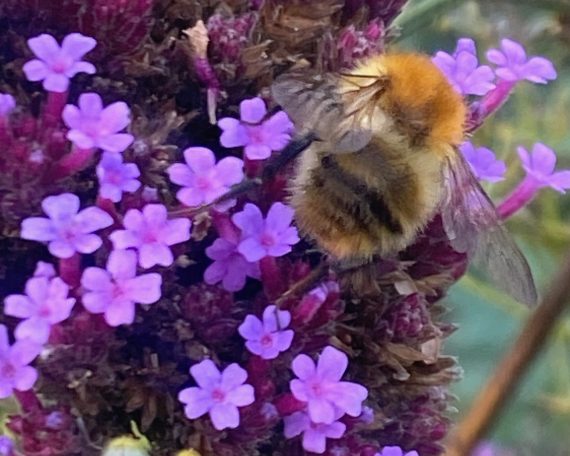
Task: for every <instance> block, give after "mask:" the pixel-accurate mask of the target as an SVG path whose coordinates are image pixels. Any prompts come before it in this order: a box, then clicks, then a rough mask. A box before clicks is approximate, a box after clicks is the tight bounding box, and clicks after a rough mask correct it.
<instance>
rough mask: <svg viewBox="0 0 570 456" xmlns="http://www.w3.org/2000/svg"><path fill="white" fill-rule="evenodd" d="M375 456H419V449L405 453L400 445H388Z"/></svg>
mask: <svg viewBox="0 0 570 456" xmlns="http://www.w3.org/2000/svg"><path fill="white" fill-rule="evenodd" d="M374 456H419V455H418V452H417V451H409V452H408V453H405V452H404V450H402V449H401V448H400V447H399V446H389V447H388V446H387V447H384V448H382V451H381V452H380V453H376V454H375V455H374Z"/></svg>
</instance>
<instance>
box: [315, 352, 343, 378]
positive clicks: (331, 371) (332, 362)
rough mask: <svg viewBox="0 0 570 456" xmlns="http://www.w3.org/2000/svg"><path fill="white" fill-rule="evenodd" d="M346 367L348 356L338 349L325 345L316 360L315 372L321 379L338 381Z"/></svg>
mask: <svg viewBox="0 0 570 456" xmlns="http://www.w3.org/2000/svg"><path fill="white" fill-rule="evenodd" d="M347 367H348V357H347V356H346V354H344V353H343V352H341V351H340V350H338V349H336V348H334V347H331V346H328V347H326V348H325V349H324V350H323V352H322V354H321V356H320V357H319V361H318V362H317V374H318V375H319V377H320V378H321V379H323V380H329V381H331V382H338V381H339V380H340V379H341V378H342V376H343V375H344V373H345V372H346V369H347Z"/></svg>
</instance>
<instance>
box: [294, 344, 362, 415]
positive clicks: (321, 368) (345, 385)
mask: <svg viewBox="0 0 570 456" xmlns="http://www.w3.org/2000/svg"><path fill="white" fill-rule="evenodd" d="M347 367H348V357H347V356H346V355H345V354H344V353H343V352H341V351H340V350H337V349H336V348H334V347H331V346H328V347H326V348H325V349H324V350H323V352H322V354H321V356H320V357H319V360H318V362H317V365H316V366H315V363H314V362H313V360H312V359H311V358H309V357H308V356H307V355H303V354H301V355H298V356H297V357H296V358H295V359H294V360H293V364H292V368H293V372H294V373H295V375H296V376H297V377H299V379H295V380H291V382H290V384H289V385H290V387H291V392H292V393H293V396H295V398H296V399H298V400H299V401H302V402H307V410H308V412H309V417H310V418H311V421H313V422H314V423H326V424H330V423H332V422H333V421H334V420H335V419H336V418H335V416H336V413H337V411H341V412H344V413H347V414H348V415H350V416H355V417H356V416H359V415H360V413H361V412H362V401H364V399H366V397H367V396H368V391H367V390H366V388H365V387H364V386H362V385H359V384H357V383H352V382H341V381H340V379H341V378H342V376H343V374H344V372H345V371H346V368H347Z"/></svg>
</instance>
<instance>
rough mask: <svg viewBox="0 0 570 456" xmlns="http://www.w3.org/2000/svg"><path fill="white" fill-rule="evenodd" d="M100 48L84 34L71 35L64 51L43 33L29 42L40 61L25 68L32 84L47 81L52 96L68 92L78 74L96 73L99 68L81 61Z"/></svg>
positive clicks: (65, 40) (65, 43)
mask: <svg viewBox="0 0 570 456" xmlns="http://www.w3.org/2000/svg"><path fill="white" fill-rule="evenodd" d="M96 45H97V41H95V40H94V39H93V38H91V37H88V36H84V35H82V34H81V33H70V34H69V35H67V36H66V37H65V38H64V39H63V42H62V43H61V47H60V46H59V44H58V43H57V41H56V40H55V38H54V37H53V36H51V35H48V34H46V33H43V34H41V35H39V36H36V37H34V38H30V39H29V40H28V46H29V47H30V49H31V50H32V52H33V53H34V54H35V56H36V57H37V59H33V60H30V61H29V62H26V63H25V64H24V68H23V69H24V73H26V77H27V78H28V80H29V81H43V86H44V89H45V90H47V91H49V92H65V91H66V90H67V88H68V87H69V80H70V79H71V78H72V77H73V76H75V75H76V74H77V73H89V74H94V73H95V67H94V66H93V64H91V63H89V62H83V61H82V60H81V59H82V58H83V56H84V55H85V54H87V53H88V52H89V51H91V50H92V49H93V48H94V47H95V46H96Z"/></svg>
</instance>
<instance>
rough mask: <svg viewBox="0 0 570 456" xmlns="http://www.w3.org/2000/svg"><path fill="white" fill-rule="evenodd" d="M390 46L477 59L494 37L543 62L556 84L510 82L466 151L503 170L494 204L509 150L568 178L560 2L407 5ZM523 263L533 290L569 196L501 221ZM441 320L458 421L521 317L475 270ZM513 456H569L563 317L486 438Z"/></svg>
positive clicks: (516, 174)
mask: <svg viewBox="0 0 570 456" xmlns="http://www.w3.org/2000/svg"><path fill="white" fill-rule="evenodd" d="M397 25H398V26H399V27H401V35H400V36H399V37H398V38H396V40H395V45H396V46H398V47H401V48H406V49H414V50H421V51H424V52H426V53H429V54H433V53H434V52H435V51H437V50H445V51H447V52H449V53H452V52H453V50H454V49H455V45H456V41H457V39H458V38H462V37H471V38H473V39H475V41H476V43H477V49H478V52H479V56H480V58H481V60H483V61H485V58H484V56H485V51H486V50H487V49H489V48H492V47H498V44H499V40H500V39H501V38H506V37H508V38H512V39H514V40H516V41H519V42H521V43H523V45H524V46H525V47H526V49H527V52H528V54H529V55H542V56H545V57H548V58H549V59H551V60H552V61H553V62H554V64H555V66H556V68H557V70H558V79H557V80H556V81H554V82H553V83H550V84H548V85H546V86H542V85H534V84H531V83H527V82H524V83H520V84H519V86H518V87H517V89H516V92H515V94H514V95H513V96H512V97H511V98H510V99H509V101H508V103H507V104H506V105H505V106H504V107H503V109H502V110H501V111H500V112H499V113H498V114H497V115H495V116H494V117H492V118H491V119H490V120H489V121H488V122H487V123H486V125H485V126H484V127H483V128H482V129H481V130H479V131H478V132H477V133H476V134H475V136H474V138H473V142H474V144H476V145H479V146H486V147H489V148H491V149H493V150H494V151H495V152H496V154H497V156H498V157H499V158H501V159H503V160H505V161H506V162H507V165H508V173H507V178H506V179H505V181H503V182H500V183H498V184H491V185H486V186H485V187H486V189H487V191H488V192H489V193H490V195H491V196H492V197H493V199H494V200H495V201H496V202H499V201H501V199H502V198H503V197H504V196H506V194H508V193H509V192H510V191H511V190H512V188H513V187H514V186H515V185H516V184H517V183H518V182H519V180H520V179H521V177H522V176H523V172H522V170H521V167H520V165H519V162H518V156H517V154H516V147H517V146H518V145H523V146H525V147H526V148H527V149H530V147H531V146H532V145H533V144H534V143H535V142H543V143H545V144H547V145H548V146H550V147H551V148H553V149H554V150H555V151H556V152H557V154H558V165H557V168H558V169H570V113H569V111H570V1H568V0H561V1H555V0H546V1H537V0H534V1H533V0H509V1H501V2H494V1H479V2H475V1H458V0H455V1H452V0H411V1H410V2H409V4H408V6H407V8H406V10H405V12H404V14H403V15H402V16H401V17H400V18H399V20H398V21H397ZM508 228H509V230H510V231H511V232H512V233H514V234H515V237H516V238H517V241H518V243H519V245H520V246H521V247H522V248H523V250H524V252H525V254H526V255H527V257H528V258H529V261H530V263H531V267H532V269H533V271H534V274H535V278H536V281H537V283H538V286H539V288H540V289H541V290H544V288H545V287H546V286H547V284H548V283H549V280H550V279H551V278H552V276H553V274H554V273H555V271H556V269H557V267H558V265H559V264H560V262H561V260H562V257H563V256H564V255H565V253H566V252H567V251H568V249H569V248H570V194H567V195H560V194H558V193H556V192H555V191H553V190H550V189H544V190H542V192H541V193H540V194H539V197H538V198H537V199H535V200H534V202H533V203H532V204H531V205H530V206H529V207H528V208H526V209H525V210H523V211H522V212H520V213H518V214H516V215H515V216H514V217H513V218H512V219H511V220H510V221H509V222H508ZM449 307H450V308H451V309H452V310H451V312H450V314H449V316H448V317H449V320H450V321H453V322H455V323H459V325H460V329H459V331H457V332H456V333H455V334H454V335H453V336H452V337H451V338H450V340H449V342H448V344H447V348H446V351H447V352H448V353H449V354H452V355H457V356H458V357H459V360H460V363H461V365H462V367H463V368H464V371H465V373H464V379H463V380H462V381H461V382H460V383H458V384H457V385H455V387H454V392H455V394H456V395H457V396H458V401H457V408H458V409H459V415H458V416H457V418H458V419H460V418H461V414H462V413H465V412H466V411H467V410H468V409H469V407H470V405H471V403H472V401H473V399H474V396H475V394H476V393H477V392H478V390H479V389H480V388H481V387H482V385H483V384H484V382H485V380H486V379H487V378H488V377H489V375H490V374H491V372H492V371H493V368H494V367H495V365H496V364H497V362H498V360H499V359H500V358H501V357H502V356H503V355H504V353H505V352H506V350H507V349H508V348H509V347H510V345H511V344H512V342H513V341H514V339H515V337H516V336H517V333H518V331H519V329H520V327H521V325H522V323H523V321H524V320H525V318H526V316H527V311H526V309H524V308H522V307H521V306H519V305H518V304H516V303H515V302H513V301H512V300H510V299H509V298H508V297H507V296H504V295H503V294H501V293H500V292H498V291H496V290H494V289H493V288H491V286H490V285H488V284H487V283H485V282H484V281H483V280H481V279H479V278H477V275H476V271H473V272H472V273H471V274H470V275H469V276H467V277H466V278H464V279H463V280H462V281H461V282H460V283H459V284H458V285H456V286H455V287H454V288H453V291H452V292H451V295H450V297H449ZM488 437H489V438H490V439H491V440H492V441H493V442H495V443H497V444H499V445H502V446H503V447H506V448H509V449H512V450H513V451H514V453H515V454H516V455H520V456H538V455H548V456H569V455H570V314H569V313H568V312H567V313H566V314H565V317H564V318H563V319H562V320H561V321H560V322H559V325H558V326H557V328H556V329H555V331H554V333H553V337H552V338H551V339H550V342H549V344H548V346H547V347H546V349H545V350H544V351H543V352H541V354H540V357H539V360H538V362H536V363H534V365H533V366H532V368H531V370H530V371H529V374H528V375H527V376H526V377H525V378H524V379H523V382H522V385H521V387H520V388H519V390H518V392H517V394H516V396H515V398H514V400H513V401H511V403H510V404H509V405H508V407H507V408H506V409H505V410H504V412H503V414H502V416H501V418H500V420H499V421H498V422H497V423H496V424H495V425H494V426H493V429H492V432H491V433H490V434H489V436H488Z"/></svg>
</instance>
